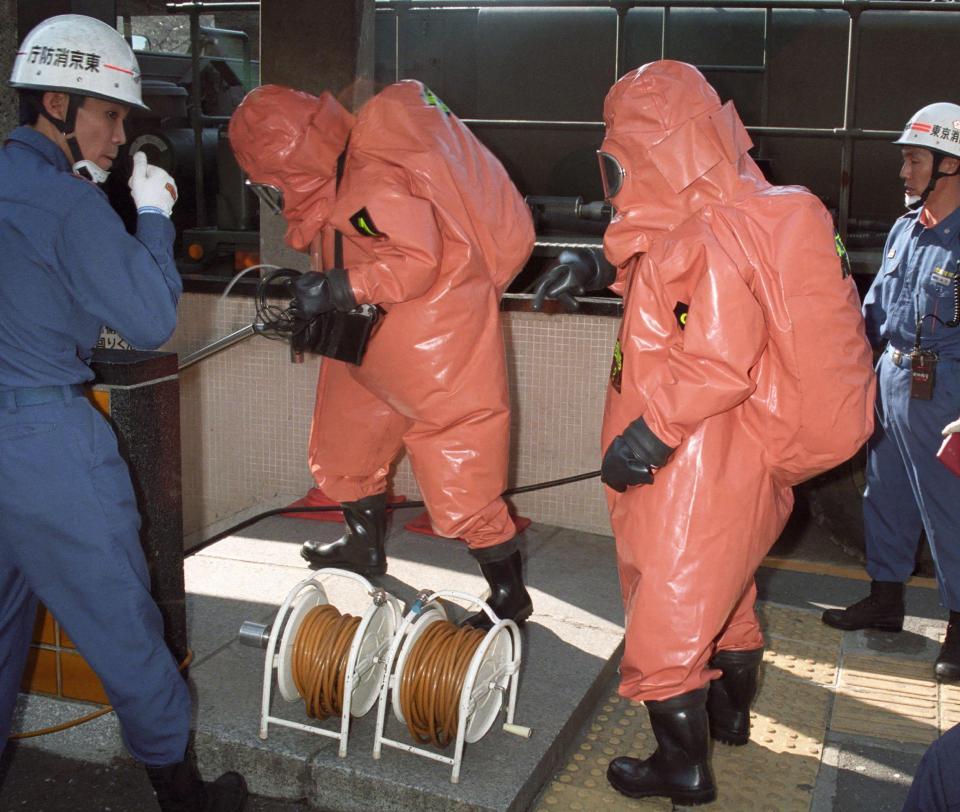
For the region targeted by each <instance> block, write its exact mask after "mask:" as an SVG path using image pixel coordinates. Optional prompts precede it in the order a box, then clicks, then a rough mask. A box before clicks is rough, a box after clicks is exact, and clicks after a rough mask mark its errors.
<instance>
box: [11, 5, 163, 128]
mask: <svg viewBox="0 0 960 812" xmlns="http://www.w3.org/2000/svg"><path fill="white" fill-rule="evenodd" d="M10 85H11V87H17V88H24V89H33V90H52V91H59V92H63V93H71V94H77V95H80V96H95V97H97V98H98V99H106V100H107V101H116V102H121V103H122V104H129V105H131V106H132V107H139V108H141V109H142V110H148V109H149V108H148V107H147V106H146V105H145V104H144V103H143V98H142V96H141V94H140V66H139V65H138V64H137V58H136V57H135V56H134V55H133V50H132V49H131V48H130V46H129V45H127V42H126V40H125V39H124V38H123V37H122V36H121V35H120V32H119V31H117V30H116V29H114V28H111V27H110V26H109V25H107V24H106V23H105V22H101V21H100V20H97V19H95V18H93V17H86V16H84V15H82V14H60V15H58V16H56V17H51V18H49V19H47V20H44V21H43V22H41V23H39V24H38V25H37V26H36V27H35V28H34V29H33V30H32V31H31V32H30V33H29V34H27V36H26V37H24V40H23V43H22V44H21V45H20V49H19V50H18V51H17V55H16V58H15V59H14V61H13V71H12V72H11V73H10Z"/></svg>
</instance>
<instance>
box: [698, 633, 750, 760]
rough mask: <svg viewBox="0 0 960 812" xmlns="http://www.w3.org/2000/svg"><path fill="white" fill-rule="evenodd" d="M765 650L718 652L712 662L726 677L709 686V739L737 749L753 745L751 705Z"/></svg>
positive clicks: (719, 678) (711, 664)
mask: <svg viewBox="0 0 960 812" xmlns="http://www.w3.org/2000/svg"><path fill="white" fill-rule="evenodd" d="M762 661H763V649H762V648H755V649H750V650H749V651H718V652H717V653H716V654H714V655H713V659H712V660H711V661H710V667H711V668H719V669H720V670H721V671H723V675H722V676H720V677H718V678H717V679H715V680H714V681H713V682H711V683H710V690H709V693H708V694H707V716H709V717H710V735H711V737H713V738H714V739H716V740H717V741H718V742H723V743H724V744H732V745H735V746H737V747H739V746H741V745H744V744H746V743H747V742H748V741H750V704H751V703H752V702H753V698H754V697H755V696H756V695H757V676H758V675H759V673H760V663H761V662H762Z"/></svg>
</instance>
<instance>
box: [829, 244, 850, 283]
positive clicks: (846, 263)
mask: <svg viewBox="0 0 960 812" xmlns="http://www.w3.org/2000/svg"><path fill="white" fill-rule="evenodd" d="M833 245H834V247H835V248H836V249H837V256H838V257H840V267H841V269H842V272H843V278H844V279H846V278H847V277H848V276H852V275H853V267H852V266H851V265H850V255H849V254H848V253H847V247H846V246H845V245H844V244H843V240H842V239H841V238H840V234H839V233H838V232H834V233H833Z"/></svg>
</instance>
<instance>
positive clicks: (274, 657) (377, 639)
mask: <svg viewBox="0 0 960 812" xmlns="http://www.w3.org/2000/svg"><path fill="white" fill-rule="evenodd" d="M328 576H334V577H339V578H346V579H349V580H351V581H354V582H356V583H357V584H359V585H360V586H361V587H362V588H363V590H364V592H365V593H366V594H367V595H369V596H370V605H369V606H368V607H367V608H366V610H365V611H364V613H363V616H362V618H361V619H360V624H359V626H358V627H357V629H356V631H355V633H354V635H353V640H352V643H351V645H350V652H349V655H348V658H347V663H346V667H345V672H346V674H345V683H344V690H343V703H342V705H343V707H342V712H341V714H340V729H339V731H332V730H326V729H324V728H322V727H319V726H317V725H307V724H303V723H301V722H294V721H292V720H289V719H283V718H281V717H279V716H273V715H271V714H270V704H271V698H272V694H273V678H274V670H276V680H277V688H278V689H279V692H280V695H281V696H282V697H283V698H284V699H285V700H286V701H287V702H296V701H299V700H301V696H300V693H299V691H298V690H297V686H296V684H295V681H294V677H293V660H294V645H295V642H296V640H297V632H298V631H299V630H300V627H301V625H302V624H303V622H304V619H305V618H306V617H307V615H308V614H309V612H310V610H312V609H313V608H314V607H317V606H320V605H322V604H327V603H329V601H328V600H327V594H326V592H325V590H324V588H323V586H322V584H321V583H320V580H319V579H320V578H321V577H328ZM401 613H402V609H401V607H400V603H399V602H398V601H397V599H396V598H394V597H393V596H392V595H390V594H388V593H387V592H385V591H384V590H382V589H379V588H376V587H374V586H373V585H372V584H371V583H370V582H369V581H368V580H367V579H366V578H364V577H363V576H361V575H357V574H356V573H353V572H348V571H347V570H341V569H333V568H329V569H322V570H319V571H318V572H317V573H316V574H314V575H313V576H311V577H310V578H306V579H304V580H303V581H301V582H300V583H298V584H297V585H296V586H295V587H293V589H291V590H290V592H288V593H287V597H286V598H284V601H283V603H282V604H281V606H280V609H279V611H278V612H277V617H276V620H275V621H274V623H273V625H272V627H270V629H269V630H268V629H267V628H266V627H265V626H263V625H261V624H257V623H251V622H250V621H247V622H246V623H244V624H243V626H241V628H240V635H239V636H240V640H241V642H244V643H248V644H250V645H258V646H261V647H265V648H266V650H267V653H266V656H265V657H264V663H263V694H262V699H261V705H260V738H261V739H266V738H267V729H268V727H269V726H270V725H271V724H274V725H280V726H282V727H290V728H294V729H295V730H303V731H305V732H307V733H314V734H316V735H319V736H328V737H330V738H334V739H338V740H339V742H340V747H339V750H338V755H339V756H340V757H341V758H342V757H344V756H346V754H347V737H348V734H349V730H350V718H351V716H353V717H360V716H363V715H364V714H366V713H367V712H368V711H369V710H370V708H372V707H373V705H374V703H375V702H376V701H377V695H378V693H379V691H380V690H381V686H382V683H383V675H384V672H385V670H386V658H387V652H388V650H389V648H390V645H391V643H392V641H393V638H394V635H395V632H396V629H397V626H398V623H399V620H400V616H401ZM268 634H269V637H268V636H267V635H268Z"/></svg>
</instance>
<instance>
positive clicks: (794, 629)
mask: <svg viewBox="0 0 960 812" xmlns="http://www.w3.org/2000/svg"><path fill="white" fill-rule="evenodd" d="M757 616H758V617H759V618H760V625H761V626H762V627H763V633H764V636H765V637H766V638H767V640H768V641H769V640H770V639H771V638H777V637H782V638H784V639H787V640H797V641H800V642H803V643H809V644H811V645H825V646H830V647H831V648H833V649H834V650H837V649H838V648H839V646H840V640H841V638H842V637H843V632H841V631H839V630H838V629H833V628H831V627H830V626H827V625H826V624H824V623H823V622H822V621H821V620H820V612H812V611H806V610H803V609H794V608H792V607H789V606H779V605H778V604H775V603H758V604H757Z"/></svg>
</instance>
